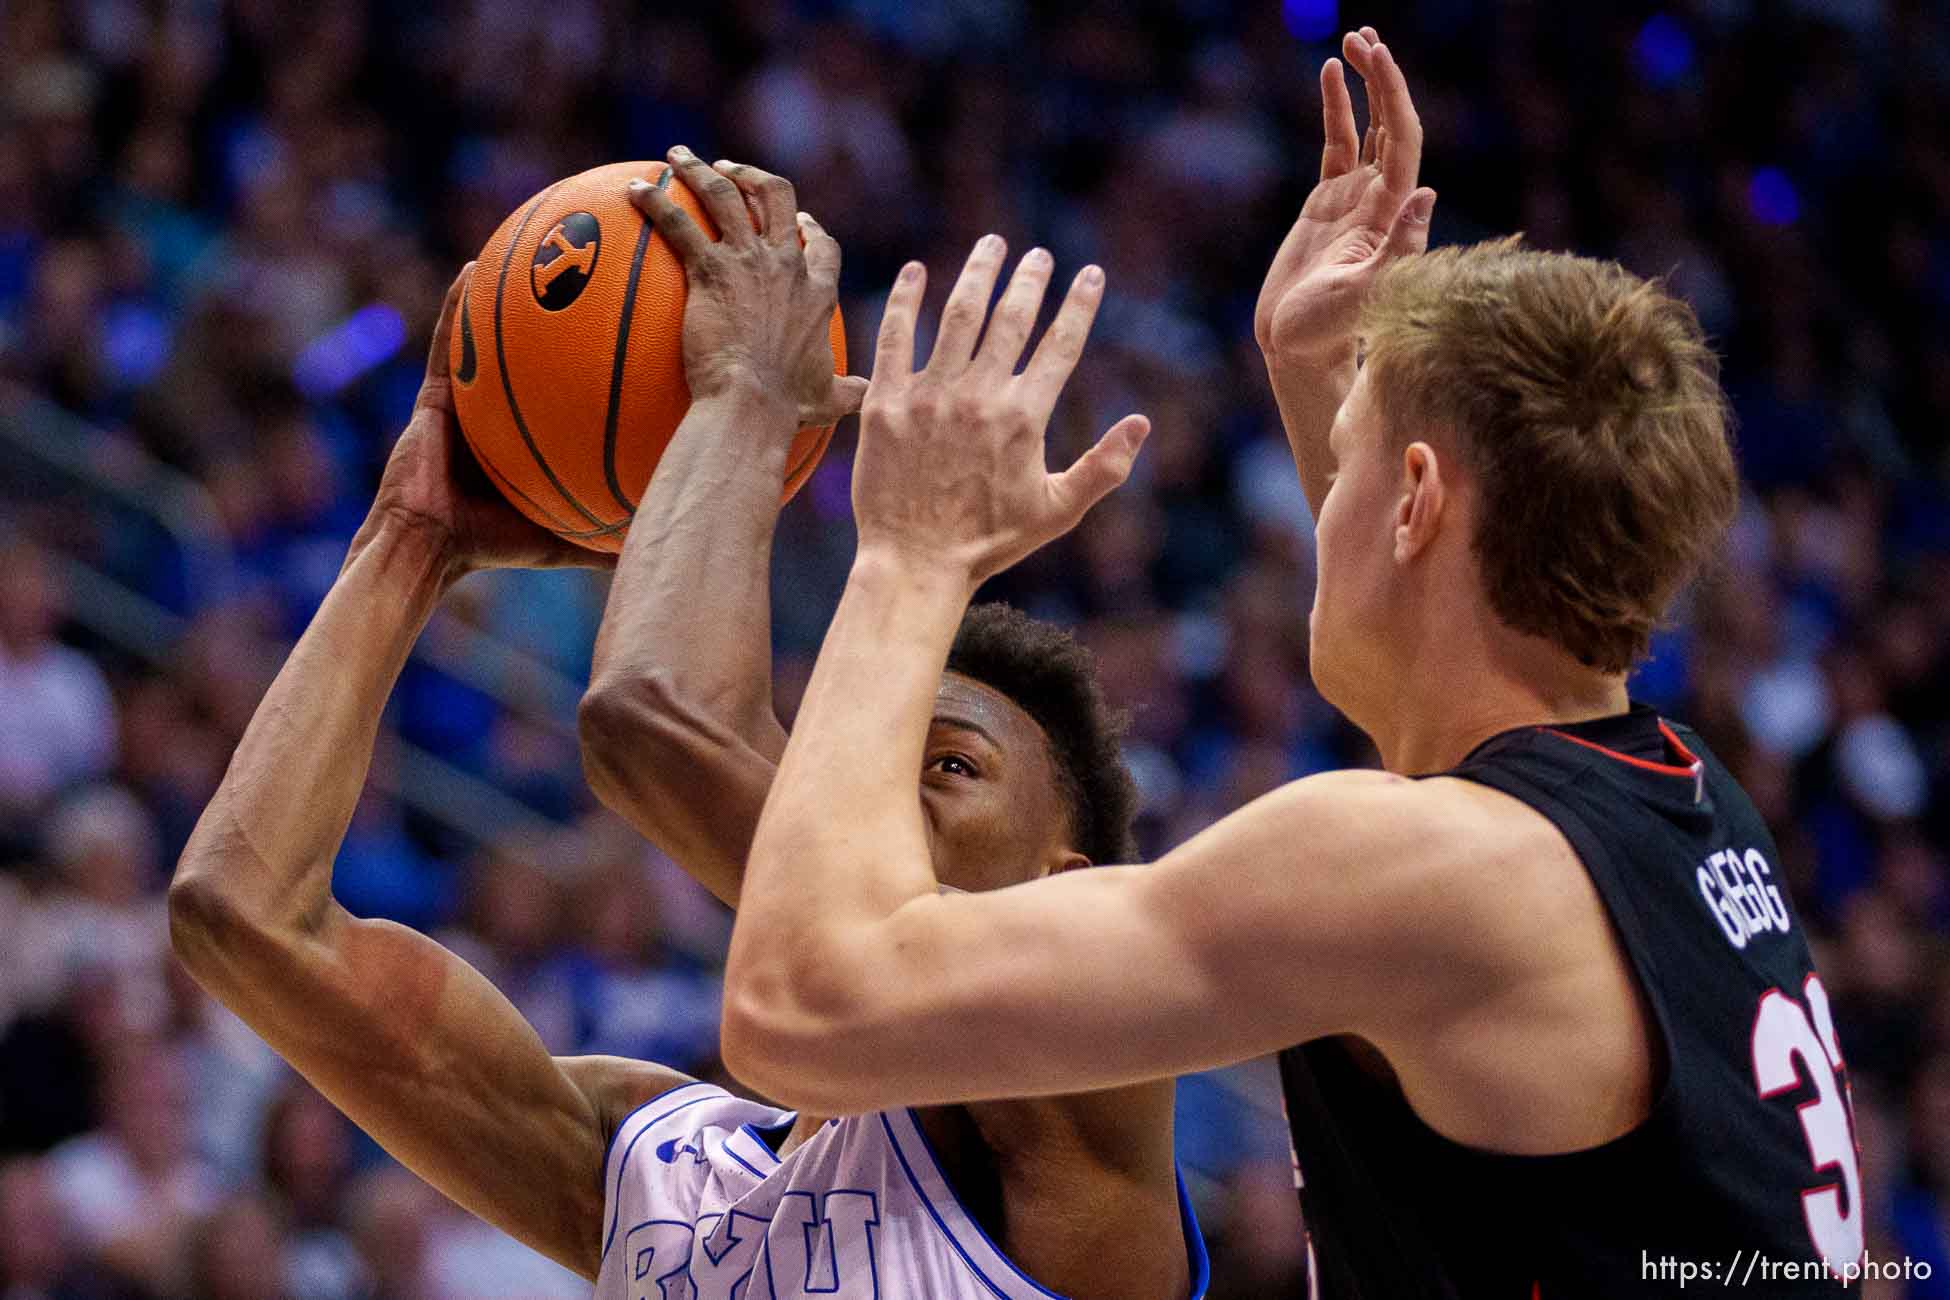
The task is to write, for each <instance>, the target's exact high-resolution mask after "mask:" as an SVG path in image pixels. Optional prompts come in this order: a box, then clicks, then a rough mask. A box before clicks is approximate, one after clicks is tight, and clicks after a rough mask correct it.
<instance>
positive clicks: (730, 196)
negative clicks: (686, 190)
mask: <svg viewBox="0 0 1950 1300" xmlns="http://www.w3.org/2000/svg"><path fill="white" fill-rule="evenodd" d="M667 156H668V157H669V159H670V165H671V167H672V168H673V169H674V170H675V171H676V173H677V179H678V180H680V181H682V182H684V184H685V185H687V186H689V187H690V191H691V193H693V194H695V195H697V201H698V202H699V203H701V204H703V205H704V212H705V215H706V216H708V217H710V218H711V221H712V222H713V224H715V225H716V226H717V228H718V237H719V238H720V239H723V240H726V241H728V242H730V243H734V244H736V243H741V242H743V241H745V240H749V239H754V238H756V235H755V234H754V232H753V230H752V217H751V210H750V209H749V208H747V207H746V206H745V196H744V195H743V194H742V193H740V192H739V189H738V187H737V186H736V185H733V184H732V183H731V181H730V180H729V179H728V178H727V177H725V176H724V175H722V174H721V173H719V172H716V171H713V170H712V169H711V168H710V167H709V166H707V165H706V164H705V162H704V160H703V159H702V158H700V157H698V156H697V155H696V154H694V153H692V152H691V151H690V150H689V149H686V148H685V147H684V146H683V145H681V144H680V145H677V146H676V147H675V148H673V149H672V150H671V151H670V153H669V154H668V155H667Z"/></svg>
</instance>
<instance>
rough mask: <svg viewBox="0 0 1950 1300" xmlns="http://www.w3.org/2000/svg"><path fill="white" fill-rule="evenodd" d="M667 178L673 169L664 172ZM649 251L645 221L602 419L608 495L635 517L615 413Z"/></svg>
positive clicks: (618, 327)
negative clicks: (622, 475)
mask: <svg viewBox="0 0 1950 1300" xmlns="http://www.w3.org/2000/svg"><path fill="white" fill-rule="evenodd" d="M664 175H665V176H669V175H670V169H669V168H668V167H666V168H664ZM649 247H650V223H649V222H648V221H645V222H644V223H643V226H642V228H641V229H640V230H638V231H637V236H636V253H635V255H634V256H632V257H631V258H630V278H629V280H628V281H627V282H626V283H625V284H624V285H623V319H622V320H620V321H618V322H617V323H616V355H615V359H614V360H613V361H612V362H611V364H610V371H609V411H608V412H607V413H606V414H605V415H604V417H603V480H604V481H605V482H607V483H608V484H609V494H610V495H611V496H613V497H615V498H616V504H617V505H619V506H622V507H623V511H624V513H625V514H635V513H636V502H634V501H632V500H630V499H629V498H628V497H626V496H624V495H623V485H622V483H620V482H618V481H617V478H616V411H617V408H618V407H619V406H621V405H622V404H623V364H624V362H625V360H626V359H627V358H628V356H629V347H630V318H631V317H632V316H633V315H635V314H636V285H637V277H638V276H640V275H642V274H643V254H644V251H645V250H646V249H648V248H649Z"/></svg>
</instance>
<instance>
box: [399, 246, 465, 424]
mask: <svg viewBox="0 0 1950 1300" xmlns="http://www.w3.org/2000/svg"><path fill="white" fill-rule="evenodd" d="M473 273H474V263H472V262H469V263H468V264H467V265H466V266H463V267H461V268H460V274H459V275H457V276H455V277H454V282H453V283H452V284H450V285H448V286H447V296H446V297H445V298H444V299H442V300H441V303H440V319H438V320H436V321H435V322H434V323H433V340H432V342H431V343H429V344H428V345H427V373H426V378H425V379H424V380H422V381H421V383H420V393H419V396H418V397H416V398H415V399H414V401H413V405H414V406H415V407H416V408H418V407H423V406H436V407H441V408H443V409H449V408H451V405H452V401H451V398H450V397H449V395H448V394H449V391H450V390H449V386H448V375H449V374H450V373H451V371H452V368H453V356H452V353H451V349H452V347H453V336H454V318H455V316H457V315H458V314H459V311H460V305H461V300H462V299H463V298H464V297H465V296H466V293H467V278H468V277H469V276H470V275H472V274H473Z"/></svg>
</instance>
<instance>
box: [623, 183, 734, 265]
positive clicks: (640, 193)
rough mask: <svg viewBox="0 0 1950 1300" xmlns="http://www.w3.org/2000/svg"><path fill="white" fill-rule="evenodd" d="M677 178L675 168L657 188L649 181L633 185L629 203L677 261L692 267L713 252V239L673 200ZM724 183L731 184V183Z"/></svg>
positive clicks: (631, 184) (631, 185) (657, 184)
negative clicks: (696, 260)
mask: <svg viewBox="0 0 1950 1300" xmlns="http://www.w3.org/2000/svg"><path fill="white" fill-rule="evenodd" d="M676 174H677V172H676V170H675V169H674V168H670V167H666V168H665V169H664V174H663V175H662V176H659V177H658V178H657V183H656V184H654V185H652V184H651V183H650V182H648V181H631V182H630V202H631V203H634V204H635V205H636V210H637V211H638V212H641V213H642V214H643V215H644V218H645V219H646V220H648V221H649V223H650V224H651V226H652V227H654V228H655V230H656V232H657V233H658V234H659V235H662V236H663V237H664V242H665V243H666V244H669V245H670V248H671V251H672V252H674V253H676V254H677V260H678V261H680V262H683V263H684V264H685V265H689V264H690V263H691V262H692V261H693V260H695V259H696V258H698V257H700V256H702V255H703V254H704V253H705V252H706V251H708V250H709V249H710V247H711V236H709V235H707V234H705V233H704V229H703V227H701V226H699V225H698V224H697V222H695V221H692V220H691V214H690V213H688V212H686V211H684V209H682V208H680V207H678V206H677V203H676V201H675V200H673V199H672V198H671V197H670V194H669V189H670V182H671V178H672V177H674V176H676ZM720 179H722V178H720ZM725 183H726V184H727V185H729V184H730V182H729V181H726V182H725Z"/></svg>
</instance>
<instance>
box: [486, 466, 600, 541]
mask: <svg viewBox="0 0 1950 1300" xmlns="http://www.w3.org/2000/svg"><path fill="white" fill-rule="evenodd" d="M475 459H477V460H479V461H480V462H481V468H482V469H484V470H486V471H487V474H488V477H489V478H491V479H493V480H494V481H495V482H496V483H499V484H500V485H501V486H502V487H504V488H506V489H507V490H508V491H510V492H512V493H514V494H515V495H516V496H518V497H520V498H521V499H522V500H523V501H526V502H527V503H528V504H529V505H531V506H534V507H535V509H537V510H539V511H541V512H542V513H543V514H545V515H548V517H549V518H550V519H554V518H555V516H554V515H550V514H549V512H548V509H547V507H545V506H543V505H542V503H541V502H539V501H537V500H535V498H533V497H531V496H529V495H528V494H527V493H526V492H523V491H522V490H521V488H520V487H518V486H517V485H516V484H514V483H512V482H510V481H509V479H508V476H507V475H506V474H503V473H502V472H501V471H500V470H498V469H496V468H495V467H494V466H493V465H492V464H490V463H489V462H488V459H487V458H486V457H485V456H480V455H478V454H477V455H476V457H475ZM629 526H630V521H629V520H627V519H625V520H623V521H622V522H620V523H614V524H604V525H603V526H602V527H601V528H584V529H580V530H577V529H573V528H565V527H562V526H560V525H559V524H556V525H551V526H550V527H549V531H550V532H552V533H554V534H555V535H556V536H557V537H560V538H562V539H563V540H564V541H569V542H580V541H587V540H588V539H589V538H592V537H608V536H610V535H611V534H612V533H620V532H622V531H623V530H624V529H626V528H628V527H629Z"/></svg>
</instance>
